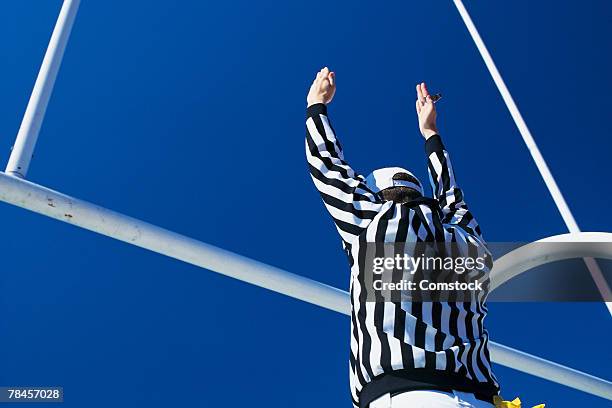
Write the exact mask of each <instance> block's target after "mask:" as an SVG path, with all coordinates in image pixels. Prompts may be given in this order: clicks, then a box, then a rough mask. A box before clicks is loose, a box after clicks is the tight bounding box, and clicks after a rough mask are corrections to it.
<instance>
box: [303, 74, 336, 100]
mask: <svg viewBox="0 0 612 408" xmlns="http://www.w3.org/2000/svg"><path fill="white" fill-rule="evenodd" d="M335 94H336V74H335V73H334V72H331V71H330V70H329V68H327V67H325V68H323V69H321V70H320V71H319V72H318V73H317V76H316V78H315V79H314V81H313V82H312V85H310V91H308V96H307V97H306V102H307V103H308V106H310V105H314V104H316V103H324V104H328V103H330V102H331V101H332V99H334V95H335Z"/></svg>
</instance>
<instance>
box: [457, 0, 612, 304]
mask: <svg viewBox="0 0 612 408" xmlns="http://www.w3.org/2000/svg"><path fill="white" fill-rule="evenodd" d="M453 2H454V4H455V7H457V10H458V11H459V14H460V15H461V18H462V19H463V22H464V23H465V26H466V27H467V29H468V31H469V33H470V35H471V37H472V40H474V43H475V44H476V48H478V51H479V52H480V55H481V57H482V59H483V60H484V62H485V64H486V66H487V69H488V70H489V73H490V74H491V77H492V78H493V81H494V82H495V85H496V86H497V89H498V90H499V93H500V94H501V96H502V98H503V100H504V102H505V104H506V107H507V108H508V111H510V115H512V119H514V123H515V124H516V127H517V128H518V130H519V132H520V134H521V136H522V137H523V140H524V142H525V144H526V145H527V149H528V150H529V153H531V157H532V158H533V161H534V162H535V164H536V166H537V167H538V170H539V171H540V175H541V176H542V178H543V179H544V183H545V184H546V187H548V191H549V192H550V195H551V196H552V198H553V200H554V202H555V204H556V206H557V209H558V210H559V213H561V217H562V218H563V221H564V222H565V225H566V226H567V229H568V230H569V232H572V233H576V232H580V228H579V227H578V223H577V222H576V220H575V218H574V216H573V214H572V212H571V211H570V209H569V206H568V205H567V202H566V201H565V198H564V197H563V194H561V190H560V189H559V186H558V185H557V182H556V181H555V179H554V177H553V175H552V173H551V172H550V169H549V168H548V165H547V164H546V161H545V160H544V157H543V156H542V153H540V149H539V148H538V146H537V144H536V142H535V140H534V138H533V136H532V135H531V132H530V131H529V128H528V127H527V124H526V123H525V120H524V119H523V116H522V115H521V112H520V111H519V109H518V107H517V106H516V103H515V102H514V99H513V98H512V95H511V94H510V91H509V90H508V87H507V86H506V83H505V82H504V80H503V78H502V76H501V74H500V73H499V70H498V69H497V66H496V65H495V62H494V61H493V58H492V57H491V54H489V50H488V49H487V47H486V45H485V43H484V41H483V40H482V38H481V37H480V34H479V33H478V30H477V29H476V26H475V25H474V22H473V21H472V18H471V17H470V14H469V13H468V11H467V9H466V8H465V6H464V5H463V2H462V1H461V0H453ZM584 262H585V263H586V266H587V268H588V269H589V272H590V273H591V276H592V277H593V280H594V281H595V285H596V286H597V289H598V290H599V293H601V296H602V298H603V299H604V300H606V299H612V292H611V291H610V287H609V286H608V282H607V281H606V279H605V277H604V275H603V273H602V271H601V269H600V267H599V265H598V264H597V261H596V260H595V259H593V258H588V257H587V258H584ZM606 306H607V308H608V312H609V313H610V315H611V316H612V302H606Z"/></svg>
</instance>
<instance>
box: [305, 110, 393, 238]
mask: <svg viewBox="0 0 612 408" xmlns="http://www.w3.org/2000/svg"><path fill="white" fill-rule="evenodd" d="M306 157H307V159H308V167H309V169H310V175H311V177H312V180H313V182H314V184H315V187H316V188H317V190H319V193H320V194H321V197H322V199H323V202H324V204H325V207H326V208H327V210H328V211H329V213H330V214H331V216H332V218H333V220H334V223H335V224H336V228H337V229H338V232H339V233H340V235H341V237H342V239H343V240H345V241H347V242H350V241H351V240H352V239H353V238H355V237H356V236H358V235H360V234H361V232H363V230H364V229H365V228H367V226H368V225H369V223H370V222H371V221H372V219H374V217H375V216H376V215H377V214H378V212H379V211H380V209H381V207H382V205H383V203H382V201H381V200H380V199H379V198H378V197H377V195H376V194H375V193H373V192H372V191H371V190H370V189H369V188H368V187H367V186H366V184H365V182H364V178H363V176H361V175H359V174H357V173H356V172H355V171H354V170H353V169H352V168H351V167H350V166H349V165H348V163H347V162H346V161H345V160H344V154H343V153H342V147H341V146H340V142H339V141H338V139H337V138H336V135H335V133H334V130H333V129H332V127H331V124H330V121H329V118H328V116H327V106H326V105H324V104H315V105H312V106H310V107H308V109H307V112H306Z"/></svg>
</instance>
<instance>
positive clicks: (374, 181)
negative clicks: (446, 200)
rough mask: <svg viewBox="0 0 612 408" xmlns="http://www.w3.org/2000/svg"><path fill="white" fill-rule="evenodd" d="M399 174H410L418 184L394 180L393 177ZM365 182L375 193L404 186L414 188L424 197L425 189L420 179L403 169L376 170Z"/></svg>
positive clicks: (386, 168)
mask: <svg viewBox="0 0 612 408" xmlns="http://www.w3.org/2000/svg"><path fill="white" fill-rule="evenodd" d="M398 173H406V174H408V175H409V176H410V178H412V179H414V181H416V183H415V182H412V181H408V180H393V176H395V175H396V174H398ZM365 182H366V185H367V186H368V187H369V188H370V189H371V190H372V191H373V192H375V193H378V192H379V191H382V190H384V189H386V188H390V187H397V186H404V187H409V188H412V189H414V190H416V191H418V192H419V193H421V195H423V187H422V186H421V182H420V181H419V179H417V178H416V177H415V175H414V174H412V173H411V172H409V171H408V170H406V169H403V168H401V167H385V168H384V169H378V170H374V171H373V172H372V173H370V175H369V176H368V177H366V180H365Z"/></svg>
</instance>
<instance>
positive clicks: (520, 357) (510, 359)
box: [0, 0, 612, 400]
mask: <svg viewBox="0 0 612 408" xmlns="http://www.w3.org/2000/svg"><path fill="white" fill-rule="evenodd" d="M79 3H80V0H64V3H63V5H62V9H61V12H60V16H59V18H58V21H57V24H56V27H55V30H54V32H53V35H52V37H51V41H50V43H49V47H48V49H47V53H46V54H45V58H44V61H43V64H42V66H41V70H40V73H39V75H38V78H37V80H36V84H35V86H34V90H33V92H32V96H31V98H30V101H29V103H28V107H27V109H26V113H25V115H24V118H23V121H22V125H21V128H20V130H19V134H18V136H17V140H16V142H15V147H14V149H13V152H12V154H11V158H10V160H9V165H8V166H7V169H6V173H2V172H0V201H4V202H6V203H8V204H12V205H15V206H18V207H21V208H25V209H28V210H30V211H34V212H36V213H39V214H42V215H45V216H47V217H51V218H55V219H58V220H61V221H64V222H66V223H69V224H72V225H74V226H77V227H80V228H84V229H87V230H90V231H94V232H97V233H99V234H102V235H106V236H108V237H111V238H114V239H118V240H121V241H124V242H126V243H129V244H132V245H135V246H139V247H142V248H145V249H148V250H150V251H153V252H157V253H160V254H163V255H166V256H169V257H172V258H175V259H178V260H181V261H184V262H187V263H190V264H193V265H196V266H199V267H202V268H205V269H209V270H212V271H215V272H218V273H221V274H224V275H226V276H230V277H233V278H236V279H240V280H242V281H245V282H248V283H251V284H254V285H257V286H260V287H263V288H267V289H270V290H273V291H275V292H278V293H282V294H285V295H288V296H291V297H294V298H296V299H300V300H303V301H305V302H309V303H312V304H314V305H318V306H321V307H324V308H327V309H330V310H333V311H336V312H339V313H342V314H345V315H348V314H350V302H349V295H348V293H347V292H345V291H343V290H340V289H337V288H334V287H331V286H328V285H325V284H323V283H320V282H317V281H314V280H311V279H308V278H305V277H302V276H299V275H296V274H292V273H290V272H287V271H284V270H282V269H279V268H276V267H273V266H270V265H267V264H265V263H262V262H258V261H255V260H253V259H249V258H246V257H244V256H241V255H238V254H235V253H233V252H230V251H227V250H224V249H221V248H217V247H215V246H212V245H208V244H205V243H203V242H200V241H197V240H195V239H192V238H188V237H186V236H184V235H180V234H177V233H175V232H172V231H169V230H166V229H164V228H161V227H158V226H155V225H152V224H149V223H146V222H143V221H140V220H138V219H135V218H132V217H129V216H127V215H123V214H120V213H117V212H114V211H111V210H108V209H106V208H103V207H99V206H96V205H94V204H91V203H88V202H86V201H83V200H79V199H76V198H73V197H70V196H68V195H65V194H62V193H59V192H57V191H54V190H51V189H49V188H46V187H43V186H40V185H38V184H35V183H32V182H30V181H27V180H25V176H26V174H27V170H28V167H29V164H30V160H31V157H32V152H33V151H34V146H35V145H36V140H37V137H38V133H39V130H40V126H41V124H42V120H43V118H44V113H45V110H46V107H47V104H48V102H49V98H50V96H51V92H52V90H53V85H54V82H55V78H56V76H57V72H58V70H59V66H60V63H61V60H62V56H63V53H64V49H65V47H66V44H67V41H68V36H69V34H70V30H71V28H72V24H73V22H74V19H75V15H76V11H77V9H78V6H79ZM584 234H592V233H584ZM553 238H554V237H553ZM597 238H598V239H601V240H602V241H606V242H610V241H612V239H611V238H610V234H602V235H597ZM576 239H577V240H580V239H585V237H584V235H583V234H569V235H568V240H569V241H570V242H571V241H574V240H576ZM597 248H600V247H597ZM602 248H604V249H603V250H601V251H600V252H596V253H589V256H601V257H606V258H611V257H612V254H610V251H608V250H607V248H606V247H602ZM596 251H599V250H596ZM519 255H520V256H517V257H516V259H523V260H526V258H525V257H524V256H523V254H522V253H520V254H519ZM529 262H534V260H533V259H530V260H529ZM502 264H503V263H502ZM506 264H508V262H506ZM506 266H508V265H506ZM494 273H495V268H494V269H493V271H492V276H493V275H494ZM511 274H512V268H511V267H510V268H506V269H504V270H502V271H500V273H499V274H497V275H495V276H497V277H498V278H497V279H498V282H500V283H501V282H503V281H504V279H509V278H510V277H511V276H510V275H511ZM489 344H490V351H491V359H492V360H493V361H494V362H497V363H499V364H502V365H505V366H507V367H510V368H514V369H516V370H519V371H522V372H525V373H528V374H531V375H535V376H538V377H542V378H545V379H548V380H550V381H553V382H556V383H559V384H563V385H566V386H568V387H573V388H575V389H578V390H581V391H584V392H587V393H590V394H593V395H597V396H599V397H602V398H606V399H608V400H612V383H611V382H609V381H607V380H604V379H601V378H597V377H594V376H592V375H589V374H586V373H583V372H580V371H577V370H574V369H571V368H568V367H565V366H562V365H559V364H556V363H553V362H551V361H547V360H544V359H541V358H539V357H536V356H533V355H530V354H527V353H524V352H522V351H519V350H515V349H512V348H510V347H507V346H504V345H501V344H498V343H494V342H490V343H489Z"/></svg>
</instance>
